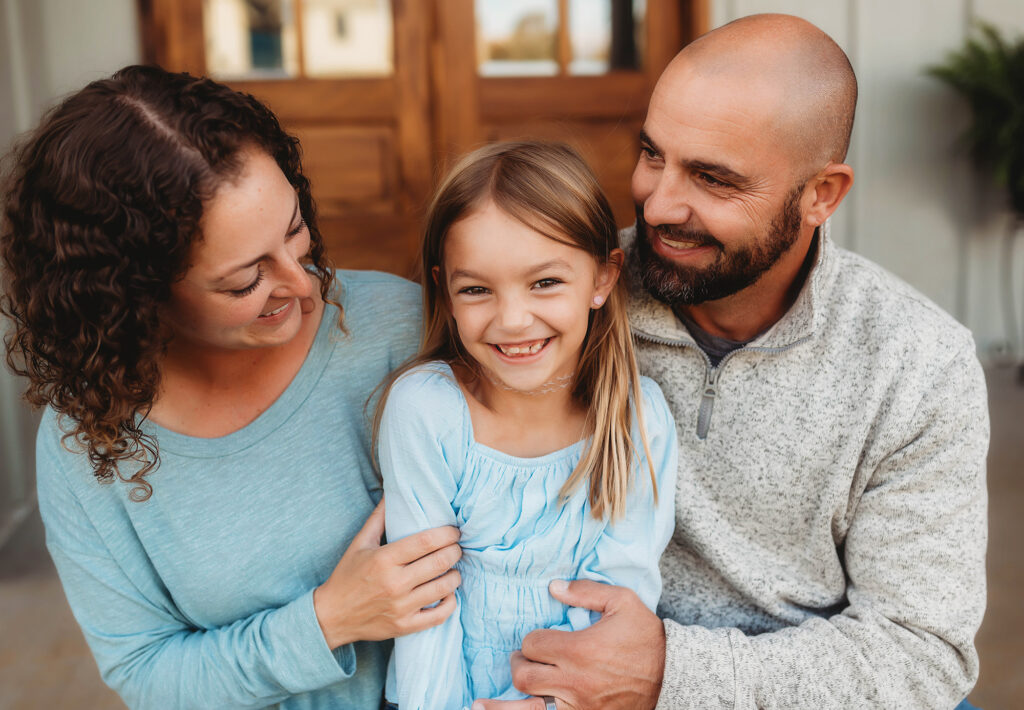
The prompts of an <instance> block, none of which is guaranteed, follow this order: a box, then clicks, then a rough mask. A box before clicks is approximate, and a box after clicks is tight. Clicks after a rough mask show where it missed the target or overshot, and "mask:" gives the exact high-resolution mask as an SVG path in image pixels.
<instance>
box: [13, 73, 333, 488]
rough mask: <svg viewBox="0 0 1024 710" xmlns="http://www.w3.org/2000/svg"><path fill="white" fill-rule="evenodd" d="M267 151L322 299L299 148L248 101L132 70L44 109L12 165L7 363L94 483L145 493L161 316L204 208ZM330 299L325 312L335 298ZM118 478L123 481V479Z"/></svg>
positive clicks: (153, 446) (325, 287)
mask: <svg viewBox="0 0 1024 710" xmlns="http://www.w3.org/2000/svg"><path fill="white" fill-rule="evenodd" d="M252 147H256V148H258V149H260V150H264V151H266V153H267V154H268V155H270V156H271V157H272V158H273V159H274V160H275V161H276V162H277V164H278V166H279V167H280V168H281V171H282V172H283V173H284V175H285V177H286V178H287V179H288V182H289V183H291V185H292V186H293V187H294V188H295V190H296V192H297V194H298V198H299V208H300V210H301V213H302V216H303V218H304V219H305V221H306V224H307V225H308V227H309V232H310V237H311V249H310V254H309V261H310V267H311V269H312V270H313V271H314V273H315V275H316V277H317V278H318V279H319V282H320V293H321V295H322V296H323V297H324V299H325V300H331V299H330V298H329V290H330V288H331V285H332V278H333V277H332V273H333V271H332V269H331V266H330V263H329V261H328V260H327V257H326V253H325V250H324V243H323V238H322V236H321V234H320V231H319V229H318V227H317V222H316V208H315V205H314V203H313V198H312V195H311V192H310V185H309V180H307V179H306V177H305V176H304V175H303V172H302V166H301V161H300V150H299V143H298V140H297V139H296V138H294V137H293V136H291V135H289V134H288V133H286V132H285V131H284V130H283V129H282V128H281V126H280V124H279V123H278V121H277V118H276V117H275V116H274V114H273V113H272V112H271V111H270V109H268V108H267V107H266V106H264V105H263V104H262V103H260V102H259V101H258V100H256V99H255V98H253V97H252V96H250V95H247V94H241V93H238V92H236V91H233V90H232V89H229V88H228V87H226V86H224V85H222V84H218V83H217V82H214V81H211V80H209V79H205V78H197V77H194V76H191V75H189V74H183V73H182V74H176V73H171V72H167V71H165V70H163V69H160V68H158V67H152V66H149V67H147V66H130V67H126V68H124V69H122V70H121V71H119V72H117V73H116V74H114V75H113V76H112V77H110V78H109V79H103V80H100V81H95V82H93V83H91V84H89V85H88V86H86V87H85V88H84V89H82V90H81V91H78V92H76V93H74V94H72V95H71V96H69V97H68V98H66V99H65V100H64V101H63V102H62V103H61V104H60V105H59V106H57V107H56V108H54V109H53V110H51V111H50V112H49V113H48V114H47V115H46V116H45V117H44V118H43V121H42V123H41V124H40V126H39V128H38V129H37V130H36V131H35V132H33V133H32V134H30V135H29V136H28V137H27V138H26V139H25V140H24V141H23V142H22V143H21V144H20V145H19V146H18V147H17V148H15V150H14V151H13V152H12V153H11V155H10V156H8V157H9V159H10V160H11V169H10V170H9V172H8V174H7V175H6V177H5V179H4V181H3V190H2V194H3V212H2V223H0V276H2V282H0V289H2V291H0V313H3V314H4V315H6V316H8V317H9V318H10V320H11V321H12V325H13V327H12V328H11V329H10V332H9V333H8V334H7V335H6V336H5V337H4V344H5V346H6V348H7V363H8V365H10V367H11V368H12V369H13V370H14V371H15V372H17V373H18V374H21V375H25V376H26V377H27V378H28V380H29V386H28V389H27V391H26V393H25V398H26V399H27V400H28V401H29V402H30V403H31V404H33V405H35V406H43V405H49V406H50V407H52V408H53V409H54V410H55V411H56V412H57V413H58V414H59V415H60V416H61V417H62V418H64V419H65V420H67V419H70V420H71V422H72V424H71V427H70V428H65V431H66V434H67V435H66V436H65V445H67V440H68V439H73V440H74V441H76V442H77V443H78V444H79V446H80V447H81V448H82V449H84V453H85V454H86V455H87V456H88V457H89V461H90V463H91V464H92V468H93V473H94V475H95V476H96V478H97V479H98V480H99V481H101V482H108V481H112V480H113V479H114V477H115V475H116V476H117V477H119V478H120V479H121V480H124V481H126V482H128V483H130V484H132V485H133V488H132V490H131V494H130V495H131V498H132V499H133V500H136V501H142V500H146V499H148V498H149V496H150V495H151V494H152V490H153V488H152V484H150V483H149V482H148V481H146V480H145V479H144V476H146V474H148V473H149V472H151V471H152V470H153V469H155V468H156V466H157V465H158V464H159V451H158V448H157V442H156V440H155V438H154V437H153V436H151V435H149V434H146V433H145V432H144V431H143V429H142V427H141V424H142V421H143V420H144V419H145V417H146V416H147V415H148V413H149V410H150V408H151V406H152V404H153V400H154V398H155V397H156V394H157V389H158V386H159V383H160V367H159V359H160V356H161V354H162V353H163V352H164V351H165V348H166V346H167V343H168V341H169V337H170V336H169V332H168V330H167V328H166V327H164V326H163V324H162V319H161V312H162V309H163V308H164V306H165V304H167V302H168V300H169V298H170V295H171V284H172V283H173V282H174V281H175V280H177V279H179V278H181V277H182V276H183V275H184V273H185V271H186V269H187V267H188V256H189V251H190V247H191V245H192V243H193V240H195V239H198V238H201V234H200V220H201V218H202V215H203V206H204V204H205V203H207V202H208V201H209V200H210V199H211V198H212V197H213V195H214V193H215V192H216V190H217V188H218V187H219V186H220V185H221V184H222V183H224V182H225V181H227V180H232V179H234V178H235V177H237V176H238V174H239V173H240V171H241V169H242V159H243V153H244V151H245V150H246V149H248V148H252ZM332 302H333V301H332ZM122 469H127V470H122Z"/></svg>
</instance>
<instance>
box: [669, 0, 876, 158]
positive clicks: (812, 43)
mask: <svg viewBox="0 0 1024 710" xmlns="http://www.w3.org/2000/svg"><path fill="white" fill-rule="evenodd" d="M693 79H698V80H700V81H701V83H702V84H703V85H705V86H707V87H708V90H709V91H725V92H730V91H731V92H735V93H736V94H737V95H740V96H743V97H746V98H747V99H748V100H749V101H750V102H752V103H753V102H757V107H758V110H759V111H760V112H761V113H762V115H763V117H764V119H765V121H766V123H765V126H766V127H767V129H768V130H769V131H770V133H771V135H767V136H764V138H765V139H766V140H776V141H781V144H782V145H785V146H786V147H787V152H789V153H790V155H791V157H792V158H793V161H794V162H795V163H797V164H800V165H803V166H804V167H805V168H806V169H807V170H811V171H816V170H817V169H819V168H820V167H821V166H823V165H824V164H826V163H828V162H830V161H831V162H837V163H841V162H843V161H844V160H845V158H846V151H847V148H848V147H849V145H850V134H851V131H852V130H853V115H854V108H855V106H856V103H857V79H856V77H855V76H854V73H853V68H852V67H851V66H850V61H849V59H848V58H847V56H846V53H845V52H843V50H842V49H841V48H840V47H839V45H837V44H836V43H835V41H833V40H832V38H831V37H829V36H828V35H827V34H825V33H824V32H822V31H821V30H820V29H818V28H817V27H815V26H814V25H812V24H811V23H809V22H807V21H806V20H802V19H800V18H797V17H793V16H790V15H775V14H767V15H752V16H750V17H744V18H741V19H739V20H736V21H734V22H731V23H729V24H727V25H724V26H722V27H719V28H718V29H715V30H712V31H711V32H708V33H707V34H705V35H703V36H701V37H699V38H698V39H696V40H694V41H693V42H691V43H690V44H689V45H688V46H686V47H685V48H684V49H683V50H682V51H681V52H680V53H679V54H678V55H677V56H676V57H675V59H673V60H672V62H671V63H670V64H669V66H668V68H666V70H665V72H664V73H663V74H662V77H661V79H660V80H659V81H658V86H657V88H656V89H655V91H656V92H658V91H662V92H672V91H673V90H676V89H678V87H679V85H680V84H679V82H684V81H689V80H693Z"/></svg>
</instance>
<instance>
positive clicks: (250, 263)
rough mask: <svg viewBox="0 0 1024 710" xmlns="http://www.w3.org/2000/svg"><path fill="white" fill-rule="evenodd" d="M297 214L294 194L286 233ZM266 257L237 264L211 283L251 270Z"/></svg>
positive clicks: (262, 255) (297, 197)
mask: <svg viewBox="0 0 1024 710" xmlns="http://www.w3.org/2000/svg"><path fill="white" fill-rule="evenodd" d="M298 213H299V195H298V193H296V195H295V207H294V208H293V209H292V216H291V218H290V219H289V220H288V229H287V230H286V233H287V232H290V231H291V230H292V225H293V224H295V216H296V215H297V214H298ZM267 256H269V255H268V254H260V255H259V256H258V257H256V258H255V259H252V260H251V261H247V262H246V263H244V264H239V265H238V266H235V267H233V268H231V269H230V270H228V271H225V272H224V273H223V274H222V275H221V276H218V277H217V278H215V279H214V280H213V283H215V284H217V283H220V282H221V281H224V280H225V279H227V278H228V277H230V276H232V275H234V273H235V272H236V271H241V270H242V269H248V268H251V267H253V266H256V264H258V263H260V262H261V261H263V260H264V259H266V258H267Z"/></svg>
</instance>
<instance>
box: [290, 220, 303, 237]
mask: <svg viewBox="0 0 1024 710" xmlns="http://www.w3.org/2000/svg"><path fill="white" fill-rule="evenodd" d="M305 228H306V220H305V219H300V220H299V225H298V226H297V227H296V228H295V229H293V230H291V231H290V232H288V236H289V237H294V236H295V235H296V234H298V233H299V232H301V231H302V230H303V229H305Z"/></svg>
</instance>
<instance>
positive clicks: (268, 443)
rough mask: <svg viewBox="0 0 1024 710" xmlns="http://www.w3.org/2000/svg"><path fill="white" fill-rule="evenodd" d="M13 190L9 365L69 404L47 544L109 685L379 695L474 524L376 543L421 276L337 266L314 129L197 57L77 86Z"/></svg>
mask: <svg viewBox="0 0 1024 710" xmlns="http://www.w3.org/2000/svg"><path fill="white" fill-rule="evenodd" d="M3 194H4V198H3V222H2V228H0V266H2V279H3V282H2V294H0V310H2V312H3V313H4V314H5V315H6V316H7V317H8V318H9V320H10V326H11V327H10V328H9V329H8V334H7V336H6V337H5V345H6V348H7V361H8V364H9V365H10V366H11V367H12V368H13V369H14V370H15V371H16V372H18V373H20V374H22V375H25V376H26V377H27V378H28V382H29V385H28V390H27V394H26V397H27V399H28V400H29V401H30V402H32V403H33V404H35V405H39V406H45V407H46V412H45V414H44V416H43V419H42V422H41V424H40V428H39V434H38V439H37V469H38V493H39V507H40V511H41V513H42V516H43V521H44V523H45V526H46V538H47V547H48V548H49V550H50V553H51V555H52V556H53V559H54V562H55V563H56V566H57V570H58V572H59V573H60V577H61V580H62V583H63V585H64V589H65V592H66V594H67V597H68V601H69V602H70V604H71V608H72V610H73V611H74V614H75V617H76V618H77V620H78V622H79V623H80V624H81V626H82V630H83V631H84V633H85V637H86V639H87V641H88V642H89V645H90V647H91V649H92V651H93V654H94V655H95V657H96V661H97V663H98V665H99V668H100V671H101V673H102V675H103V678H104V680H105V681H106V682H107V683H108V684H109V685H110V686H111V687H113V688H114V689H116V690H117V691H118V692H119V693H120V694H121V696H122V697H123V698H124V700H125V702H127V703H128V705H130V706H132V707H145V708H155V707H159V708H175V707H215V708H222V707H264V706H267V705H271V704H275V703H279V704H280V706H281V707H286V708H307V707H345V708H377V707H378V706H379V703H380V699H381V688H382V685H383V678H384V671H385V665H386V662H387V656H388V646H387V645H386V644H382V643H377V641H379V640H382V639H388V638H391V637H394V636H395V635H398V634H403V633H408V632H411V631H416V630H420V629H423V628H427V627H429V626H433V625H435V624H437V623H440V622H441V621H442V620H443V619H444V618H445V617H447V616H448V614H450V613H451V610H452V609H453V605H454V602H453V597H452V592H453V590H454V588H455V586H456V585H457V584H458V573H457V572H455V571H454V570H450V568H451V566H452V565H453V564H454V563H455V561H456V560H457V559H458V556H459V548H458V545H457V544H456V540H457V536H458V533H457V531H455V530H454V529H453V528H438V529H436V530H430V531H426V532H424V533H422V534H420V535H418V536H414V537H412V538H407V539H405V540H402V541H400V542H397V543H394V544H391V545H384V546H381V545H380V544H379V540H380V537H381V533H382V531H383V513H382V509H381V508H380V507H379V506H378V507H377V508H376V509H375V503H376V502H377V499H378V498H379V484H378V483H377V479H376V477H375V475H374V473H373V468H372V464H371V460H370V453H369V452H370V441H369V436H368V427H367V423H366V420H365V417H364V405H365V403H366V402H367V399H368V397H369V396H370V395H371V393H372V392H373V391H374V388H375V387H376V385H377V384H378V383H379V382H380V381H381V380H382V379H383V378H384V376H385V375H386V374H387V373H388V372H389V371H390V370H391V369H393V368H394V367H395V366H397V365H398V364H400V363H401V362H403V361H404V360H405V359H406V358H407V357H408V356H410V355H411V354H412V353H413V352H414V350H415V348H416V345H417V323H418V322H419V305H418V304H419V294H418V290H417V288H416V287H415V286H414V285H412V284H410V283H408V282H405V281H403V280H401V279H399V278H397V277H392V276H387V275H384V274H374V273H359V272H351V271H339V272H337V273H334V272H333V271H332V269H331V268H330V265H329V264H328V261H327V259H326V256H325V253H324V246H323V239H322V238H321V235H320V232H319V230H318V228H317V222H316V214H315V210H314V204H313V200H312V197H311V194H310V187H309V182H308V180H307V179H306V178H305V177H304V175H303V173H302V168H301V164H300V160H299V148H298V143H297V141H296V140H295V139H294V138H293V137H291V136H289V135H288V134H287V133H285V132H284V131H283V130H282V129H281V127H280V126H279V124H278V122H277V120H276V119H275V117H274V115H273V114H272V113H271V112H270V111H269V110H268V109H267V108H266V107H265V106H263V105H262V104H260V103H259V102H258V101H256V100H255V99H253V98H252V97H250V96H246V95H243V94H239V93H236V92H234V91H232V90H230V89H228V88H227V87H225V86H222V85H220V84H217V83H215V82H213V81H210V80H206V79H197V78H195V77H192V76H189V75H187V74H172V73H168V72H165V71H163V70H161V69H157V68H153V67H128V68H126V69H124V70H122V71H120V72H118V73H117V74H115V75H114V76H113V77H111V78H110V79H105V80H101V81H96V82H93V83H92V84H90V85H88V86H87V87H85V88H84V89H82V90H81V91H79V92H77V93H75V94H73V95H71V96H70V97H69V98H67V99H66V100H65V101H64V102H63V103H62V104H61V105H59V106H58V107H57V108H55V109H54V110H53V111H52V112H50V113H49V114H48V115H47V116H46V117H45V118H44V120H43V122H42V124H41V126H40V127H39V128H38V129H37V130H36V131H35V132H34V133H33V134H32V135H30V136H29V137H28V139H27V140H26V141H25V142H24V143H23V144H22V145H21V146H20V148H18V149H17V150H16V151H15V152H14V154H13V155H12V168H11V170H10V172H9V174H8V175H7V178H6V181H5V185H4V190H3ZM339 560H340V562H339ZM444 570H449V571H448V572H446V573H444V574H443V575H442V576H440V577H438V574H439V571H444ZM438 601H440V603H439V604H438V605H437V606H434V607H431V606H430V605H432V604H433V603H434V602H438Z"/></svg>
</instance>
